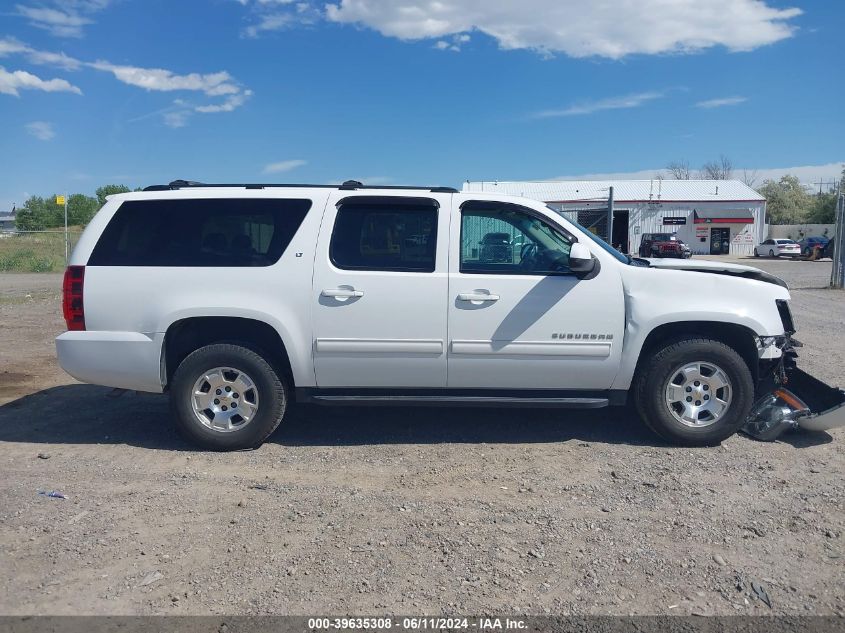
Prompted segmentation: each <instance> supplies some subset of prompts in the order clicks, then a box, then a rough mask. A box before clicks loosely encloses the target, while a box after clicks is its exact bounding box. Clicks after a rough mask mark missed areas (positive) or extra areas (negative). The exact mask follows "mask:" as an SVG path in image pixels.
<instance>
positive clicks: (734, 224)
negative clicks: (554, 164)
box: [463, 180, 768, 255]
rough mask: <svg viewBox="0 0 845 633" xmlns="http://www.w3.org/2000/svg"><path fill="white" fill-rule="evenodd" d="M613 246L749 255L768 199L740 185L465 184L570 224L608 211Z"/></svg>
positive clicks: (763, 231)
mask: <svg viewBox="0 0 845 633" xmlns="http://www.w3.org/2000/svg"><path fill="white" fill-rule="evenodd" d="M610 187H613V198H614V203H613V209H614V213H613V235H612V236H611V238H612V239H611V240H610V241H612V243H613V245H614V246H617V247H618V246H619V245H621V246H622V250H624V251H625V252H628V253H636V252H637V249H638V248H639V245H640V240H641V238H642V235H643V234H644V233H677V234H678V237H680V238H681V239H682V240H683V241H684V242H686V243H687V244H689V246H690V248H691V249H692V252H693V253H695V254H699V255H704V254H712V255H726V254H731V255H751V254H752V252H753V249H754V245H755V244H756V243H758V242H761V241H763V240H764V239H765V238H766V235H767V232H768V230H767V226H766V199H765V198H764V197H763V196H761V195H760V194H759V193H757V192H756V191H754V190H753V189H752V188H751V187H749V186H748V185H746V184H745V183H743V182H741V181H739V180H565V181H542V182H524V181H523V182H521V181H510V182H503V181H467V182H466V183H464V187H463V190H464V191H465V192H468V191H479V192H480V191H486V192H497V193H502V194H508V195H515V196H525V197H526V198H533V199H535V200H540V201H542V202H545V203H546V204H548V205H549V206H550V207H552V208H553V209H556V210H557V211H559V212H561V214H563V215H564V216H566V217H568V218H569V219H571V220H574V221H576V222H580V223H581V224H585V222H583V221H581V220H582V219H583V218H584V217H586V216H592V217H595V216H596V213H597V212H600V210H601V209H605V210H606V209H607V204H608V195H609V192H610Z"/></svg>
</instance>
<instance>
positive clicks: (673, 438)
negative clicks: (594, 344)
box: [634, 338, 754, 446]
mask: <svg viewBox="0 0 845 633" xmlns="http://www.w3.org/2000/svg"><path fill="white" fill-rule="evenodd" d="M634 394H635V400H636V405H637V410H638V411H639V414H640V417H641V418H642V420H643V422H645V424H646V425H647V426H648V427H649V428H651V429H652V430H653V431H654V432H655V433H657V434H658V435H660V436H661V437H663V438H664V439H666V440H668V441H669V442H672V443H673V444H680V445H683V446H709V445H713V444H718V443H719V442H721V441H722V440H724V439H725V438H727V437H730V436H731V435H733V434H734V433H736V431H737V430H739V428H740V427H741V426H742V425H743V423H744V422H745V419H746V418H747V417H748V413H749V411H750V410H751V406H752V404H753V400H754V382H753V379H752V377H751V371H750V370H749V368H748V365H747V364H746V363H745V361H744V360H743V359H742V357H741V356H740V355H739V354H737V353H736V351H734V350H733V349H732V348H730V347H728V346H727V345H725V344H724V343H722V342H721V341H716V340H712V339H705V338H695V339H685V340H676V341H674V342H670V343H667V344H665V345H663V346H661V347H659V348H658V349H657V350H656V351H655V352H654V353H652V355H651V356H650V358H648V359H647V360H646V361H645V362H644V363H643V365H642V366H641V367H640V370H639V373H638V376H637V381H636V384H635V391H634Z"/></svg>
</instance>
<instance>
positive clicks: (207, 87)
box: [88, 60, 241, 96]
mask: <svg viewBox="0 0 845 633" xmlns="http://www.w3.org/2000/svg"><path fill="white" fill-rule="evenodd" d="M88 65H89V66H90V67H91V68H96V69H97V70H102V71H105V72H110V73H112V74H113V75H114V76H115V78H116V79H117V80H118V81H122V82H123V83H125V84H129V85H130V86H137V87H138V88H144V89H145V90H155V91H161V92H170V91H173V90H198V91H202V92H204V93H205V94H207V95H209V96H220V95H230V94H236V93H238V92H240V90H241V89H240V88H239V87H238V86H237V85H236V84H235V83H234V80H233V79H232V76H231V75H230V74H229V73H227V72H225V71H221V72H217V73H210V74H207V75H203V74H200V73H189V74H187V75H177V74H175V73H174V72H172V71H170V70H165V69H163V68H140V67H138V66H119V65H117V64H111V63H109V62H106V61H102V60H98V61H96V62H94V63H92V64H88Z"/></svg>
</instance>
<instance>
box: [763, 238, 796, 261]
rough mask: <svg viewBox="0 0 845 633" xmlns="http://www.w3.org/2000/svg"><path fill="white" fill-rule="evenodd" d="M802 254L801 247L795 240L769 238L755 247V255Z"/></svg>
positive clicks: (789, 255) (779, 255)
mask: <svg viewBox="0 0 845 633" xmlns="http://www.w3.org/2000/svg"><path fill="white" fill-rule="evenodd" d="M800 254H801V247H800V246H799V245H798V242H796V241H794V240H786V239H784V240H773V239H771V238H769V239H767V240H766V241H764V242H760V243H759V244H758V245H757V246H755V247H754V257H760V256H769V257H781V256H785V257H798V256H799V255H800Z"/></svg>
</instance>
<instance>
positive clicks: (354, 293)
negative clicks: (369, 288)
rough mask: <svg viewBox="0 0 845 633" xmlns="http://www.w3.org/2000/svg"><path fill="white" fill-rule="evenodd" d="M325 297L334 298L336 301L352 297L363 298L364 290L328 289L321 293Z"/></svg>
mask: <svg viewBox="0 0 845 633" xmlns="http://www.w3.org/2000/svg"><path fill="white" fill-rule="evenodd" d="M320 294H321V295H323V296H324V297H334V298H336V299H349V298H351V297H363V296H364V291H363V290H355V289H354V288H326V289H325V290H323V292H321V293H320Z"/></svg>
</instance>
